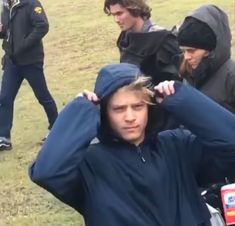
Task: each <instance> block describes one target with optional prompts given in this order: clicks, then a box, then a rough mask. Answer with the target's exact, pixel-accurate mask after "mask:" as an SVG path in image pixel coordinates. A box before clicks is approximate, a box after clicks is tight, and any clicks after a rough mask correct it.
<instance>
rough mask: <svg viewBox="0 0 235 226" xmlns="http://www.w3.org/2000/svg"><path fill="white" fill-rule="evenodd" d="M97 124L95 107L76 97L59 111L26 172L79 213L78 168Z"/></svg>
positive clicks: (97, 117)
mask: <svg viewBox="0 0 235 226" xmlns="http://www.w3.org/2000/svg"><path fill="white" fill-rule="evenodd" d="M99 123H100V114H99V110H98V108H97V106H95V104H93V103H92V102H90V101H88V100H87V99H86V98H84V97H77V98H76V99H75V100H74V101H72V102H71V103H69V104H68V105H67V106H66V107H65V108H64V109H63V110H62V111H61V113H60V114H59V116H58V118H57V120H56V122H55V124H54V125H53V127H52V130H51V132H50V134H49V136H48V137H47V139H46V141H45V143H44V145H43V146H42V149H41V151H40V152H39V154H38V156H37V158H36V160H35V161H34V163H33V164H32V166H31V167H30V169H29V176H30V178H31V180H32V181H34V182H35V183H36V184H38V185H39V186H41V187H43V188H44V189H46V190H48V191H49V192H51V193H52V194H53V195H55V196H56V197H57V198H59V199H60V200H61V201H63V202H64V203H66V204H68V205H70V206H72V207H73V208H75V209H77V210H79V211H81V210H82V205H83V201H82V200H83V198H84V195H83V183H82V182H83V175H82V173H81V171H80V168H79V167H80V165H81V164H82V161H83V160H84V158H85V156H86V153H87V148H88V146H89V144H90V142H91V140H92V139H93V138H95V137H96V135H97V130H98V127H99Z"/></svg>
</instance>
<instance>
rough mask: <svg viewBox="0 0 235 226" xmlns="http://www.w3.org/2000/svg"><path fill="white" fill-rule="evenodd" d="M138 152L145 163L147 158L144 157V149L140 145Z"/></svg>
mask: <svg viewBox="0 0 235 226" xmlns="http://www.w3.org/2000/svg"><path fill="white" fill-rule="evenodd" d="M137 153H138V154H139V156H140V158H141V161H142V162H143V163H145V162H146V160H145V158H144V156H143V153H142V149H141V148H140V147H139V146H138V147H137Z"/></svg>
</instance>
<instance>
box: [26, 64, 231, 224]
mask: <svg viewBox="0 0 235 226" xmlns="http://www.w3.org/2000/svg"><path fill="white" fill-rule="evenodd" d="M150 87H151V84H149V81H148V80H147V78H146V77H145V76H142V74H141V72H140V70H139V68H138V67H137V66H136V65H133V64H127V63H121V64H110V65H107V66H104V67H103V68H102V69H101V70H100V72H99V74H98V77H97V79H96V84H95V90H94V93H93V92H87V91H86V92H84V93H82V94H80V95H79V96H78V97H77V98H75V99H74V100H73V101H71V102H70V103H69V104H67V105H66V106H65V108H64V109H63V110H62V111H61V113H60V114H59V116H58V119H57V120H56V122H55V124H54V126H53V128H52V130H51V133H50V134H49V136H48V138H47V140H46V141H45V143H44V145H43V146H42V149H41V150H40V152H39V153H38V156H37V158H36V160H35V161H34V162H33V164H32V165H31V167H30V169H29V175H30V178H31V180H32V181H34V182H35V183H36V184H38V185H39V186H41V187H43V188H44V189H46V190H48V191H49V192H51V193H52V194H53V195H55V196H56V197H57V198H59V199H60V200H61V201H63V202H64V203H66V204H67V205H69V206H71V207H73V208H74V209H75V210H77V211H78V212H79V213H81V214H82V216H83V217H84V220H85V224H86V225H87V226H88V225H89V226H106V225H107V226H133V225H134V226H147V225H148V226H209V225H211V224H210V214H209V212H208V209H207V207H206V205H205V203H204V201H203V199H202V197H201V195H200V194H199V192H198V183H200V182H203V181H213V176H212V172H213V170H214V169H215V168H216V169H218V171H216V172H217V173H218V172H220V174H221V176H222V175H223V173H224V171H225V170H226V169H230V170H234V163H235V134H234V131H235V116H234V115H233V114H232V113H230V112H229V111H227V110H226V109H224V108H223V107H221V106H220V105H218V104H217V103H215V102H214V101H212V100H211V99H210V98H208V97H206V96H205V95H204V94H202V93H201V92H199V91H197V90H196V89H194V88H193V87H190V86H187V85H184V84H182V83H180V82H175V81H165V82H162V83H160V84H158V85H157V86H155V88H154V89H152V88H151V89H150ZM162 108H164V109H166V110H167V111H169V112H171V113H172V115H173V116H174V117H175V118H177V120H179V121H180V123H182V124H183V125H185V126H186V127H187V128H189V129H190V130H191V131H192V132H193V134H192V133H191V132H189V131H188V130H184V129H182V128H180V129H175V130H167V131H164V132H160V133H158V129H157V124H158V122H159V121H161V118H160V117H159V114H158V113H156V112H159V111H160V110H161V109H162ZM208 113H210V114H208ZM94 137H99V140H100V142H99V143H96V144H91V143H90V142H91V140H92V139H93V138H94ZM208 161H209V164H208ZM228 162H230V163H231V165H228V164H227V163H228ZM199 174H201V175H203V177H200V178H198V175H199ZM199 179H200V180H201V181H199Z"/></svg>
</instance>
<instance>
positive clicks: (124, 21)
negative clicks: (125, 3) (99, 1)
mask: <svg viewBox="0 0 235 226" xmlns="http://www.w3.org/2000/svg"><path fill="white" fill-rule="evenodd" d="M110 13H111V15H112V16H113V18H114V21H115V22H116V23H117V24H118V25H119V27H120V29H121V30H122V31H127V30H132V31H136V32H138V31H140V30H141V28H139V22H140V21H142V20H143V19H142V18H141V17H134V16H132V15H131V14H130V12H129V11H128V10H127V9H126V8H124V7H122V6H121V5H120V4H115V5H110Z"/></svg>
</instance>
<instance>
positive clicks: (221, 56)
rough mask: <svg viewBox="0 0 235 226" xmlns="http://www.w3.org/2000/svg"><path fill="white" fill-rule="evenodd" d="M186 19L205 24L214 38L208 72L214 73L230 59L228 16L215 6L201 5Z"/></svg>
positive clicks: (230, 37)
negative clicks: (214, 45) (214, 44)
mask: <svg viewBox="0 0 235 226" xmlns="http://www.w3.org/2000/svg"><path fill="white" fill-rule="evenodd" d="M188 17H193V18H195V19H197V20H200V21H201V22H203V23H206V24H207V25H208V26H209V27H210V28H211V29H212V31H213V32H214V34H215V36H216V48H215V50H214V51H212V52H211V54H210V56H209V63H210V70H211V71H212V72H214V71H216V70H217V69H218V68H219V67H220V66H221V65H222V64H224V63H225V62H226V61H227V60H228V59H229V58H230V57H231V40H232V36H231V31H230V28H229V21H228V16H227V15H226V13H225V12H223V11H222V10H221V9H219V8H218V7H216V6H215V5H203V6H201V7H199V8H198V9H196V10H195V11H194V12H192V13H191V14H190V15H189V16H188ZM202 35H203V34H202Z"/></svg>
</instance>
